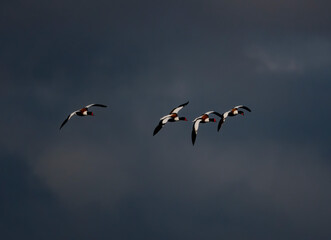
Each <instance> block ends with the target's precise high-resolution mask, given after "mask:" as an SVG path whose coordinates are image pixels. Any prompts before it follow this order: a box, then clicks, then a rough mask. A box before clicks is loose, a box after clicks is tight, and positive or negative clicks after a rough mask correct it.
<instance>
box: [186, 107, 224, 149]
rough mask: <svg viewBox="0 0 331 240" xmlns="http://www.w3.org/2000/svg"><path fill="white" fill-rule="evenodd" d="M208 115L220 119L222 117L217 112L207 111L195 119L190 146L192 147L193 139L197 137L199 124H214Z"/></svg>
mask: <svg viewBox="0 0 331 240" xmlns="http://www.w3.org/2000/svg"><path fill="white" fill-rule="evenodd" d="M210 114H215V115H216V116H219V117H222V115H221V114H220V113H218V112H215V111H209V112H206V113H204V114H202V115H201V116H199V117H197V118H196V119H194V120H193V122H194V123H193V128H192V135H191V137H192V144H193V145H194V143H195V139H196V137H197V134H198V129H199V124H200V123H208V122H216V119H215V118H210V117H209V115H210Z"/></svg>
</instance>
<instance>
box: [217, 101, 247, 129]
mask: <svg viewBox="0 0 331 240" xmlns="http://www.w3.org/2000/svg"><path fill="white" fill-rule="evenodd" d="M239 108H242V109H245V110H247V111H248V112H251V110H250V109H249V108H248V107H246V106H244V105H238V106H235V107H233V108H232V109H231V110H230V111H227V112H225V113H223V114H222V116H221V120H220V121H219V123H218V127H217V131H219V130H220V129H221V127H222V124H223V123H224V122H225V119H226V118H227V117H233V116H237V115H238V114H240V115H243V116H244V112H243V111H240V110H238V109H239Z"/></svg>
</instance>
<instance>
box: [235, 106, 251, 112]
mask: <svg viewBox="0 0 331 240" xmlns="http://www.w3.org/2000/svg"><path fill="white" fill-rule="evenodd" d="M234 108H242V109H245V110H247V111H248V112H251V110H250V109H249V108H248V107H246V106H244V105H238V106H235V107H234Z"/></svg>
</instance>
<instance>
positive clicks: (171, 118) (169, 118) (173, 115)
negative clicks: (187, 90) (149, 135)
mask: <svg viewBox="0 0 331 240" xmlns="http://www.w3.org/2000/svg"><path fill="white" fill-rule="evenodd" d="M188 103H189V102H186V103H183V104H181V105H179V106H178V107H175V108H174V109H173V110H171V112H170V113H169V114H168V115H166V116H164V117H162V118H161V119H160V122H159V124H158V125H157V126H156V128H155V129H154V132H153V136H154V135H155V134H157V133H158V132H159V131H160V130H161V129H162V128H163V126H164V125H165V124H166V123H167V122H177V121H187V119H186V117H179V116H178V112H179V111H180V110H182V109H183V108H184V107H185V106H186V105H187V104H188Z"/></svg>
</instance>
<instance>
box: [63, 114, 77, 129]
mask: <svg viewBox="0 0 331 240" xmlns="http://www.w3.org/2000/svg"><path fill="white" fill-rule="evenodd" d="M76 113H77V112H73V113H71V114H70V115H69V116H68V117H67V118H66V120H64V121H63V123H62V124H61V127H60V130H61V128H62V127H63V126H64V124H66V123H67V122H68V120H69V119H70V118H72V117H73V116H74V115H76Z"/></svg>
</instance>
